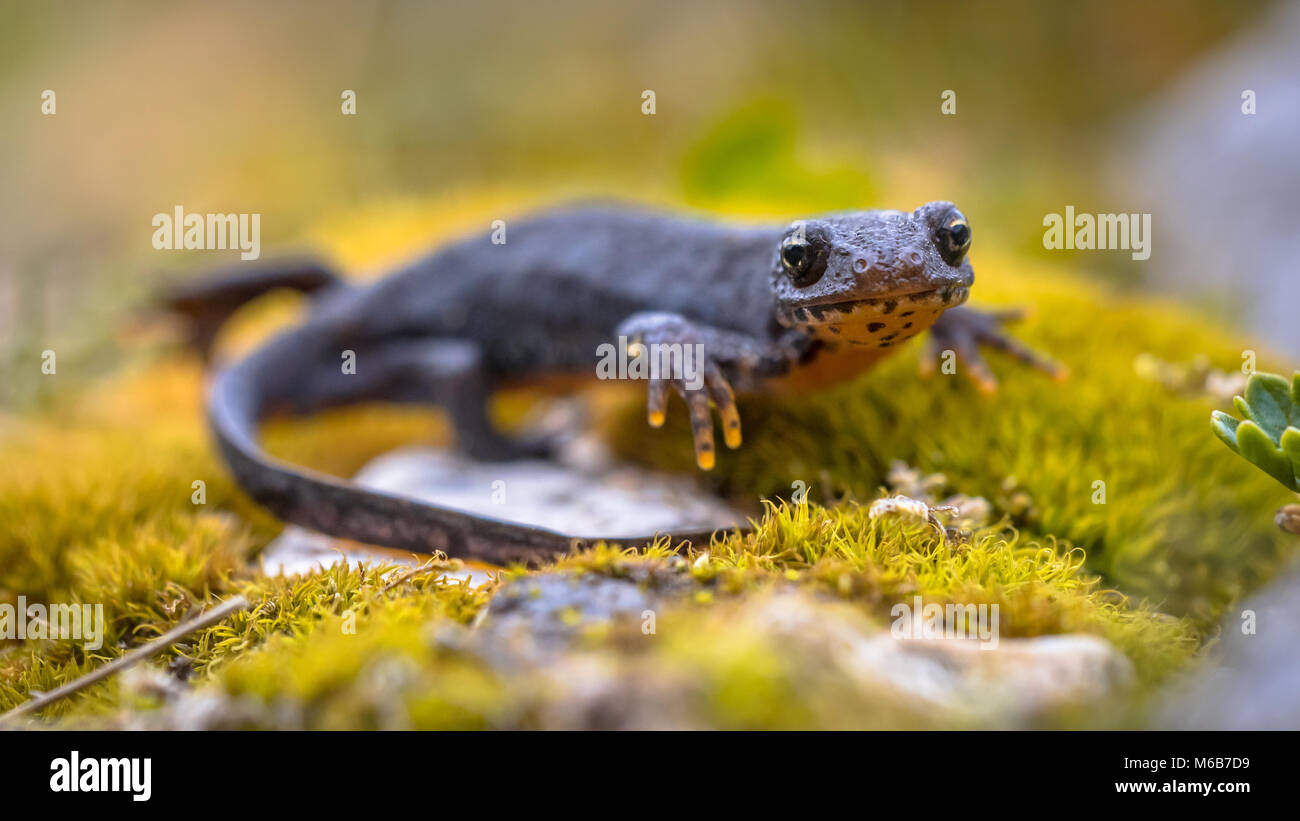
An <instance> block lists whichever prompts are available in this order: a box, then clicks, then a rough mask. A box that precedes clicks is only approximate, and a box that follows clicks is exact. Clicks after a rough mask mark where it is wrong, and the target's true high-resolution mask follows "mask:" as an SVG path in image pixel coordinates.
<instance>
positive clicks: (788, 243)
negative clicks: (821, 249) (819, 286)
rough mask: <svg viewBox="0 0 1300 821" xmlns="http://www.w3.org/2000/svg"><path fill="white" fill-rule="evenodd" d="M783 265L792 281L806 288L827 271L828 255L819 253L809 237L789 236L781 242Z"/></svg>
mask: <svg viewBox="0 0 1300 821" xmlns="http://www.w3.org/2000/svg"><path fill="white" fill-rule="evenodd" d="M781 265H782V267H784V268H785V271H786V273H787V274H789V275H790V281H791V282H793V283H794V284H795V285H796V286H798V287H800V288H804V287H807V286H809V285H812V284H813V283H814V282H816V281H817V280H819V279H821V277H822V274H823V273H824V272H825V271H826V255H825V254H821V253H818V252H817V249H816V247H815V246H814V245H813V244H812V243H811V242H809V241H808V239H807V238H802V239H801V238H800V237H799V236H798V235H794V236H789V237H786V238H785V240H784V241H782V243H781Z"/></svg>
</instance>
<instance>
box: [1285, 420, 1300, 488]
mask: <svg viewBox="0 0 1300 821" xmlns="http://www.w3.org/2000/svg"><path fill="white" fill-rule="evenodd" d="M1282 453H1283V454H1285V455H1286V458H1288V459H1290V460H1291V474H1292V475H1293V476H1295V477H1297V479H1296V487H1295V488H1294V489H1296V490H1300V428H1293V427H1292V428H1287V429H1286V430H1285V431H1283V432H1282Z"/></svg>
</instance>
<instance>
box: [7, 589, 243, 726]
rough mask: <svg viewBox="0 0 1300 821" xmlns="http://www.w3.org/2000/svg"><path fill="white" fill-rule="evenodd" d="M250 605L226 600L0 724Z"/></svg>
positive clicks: (39, 698)
mask: <svg viewBox="0 0 1300 821" xmlns="http://www.w3.org/2000/svg"><path fill="white" fill-rule="evenodd" d="M248 606H249V605H248V599H246V598H244V597H243V596H235V597H233V598H231V599H227V600H226V601H225V602H223V603H222V604H220V605H218V606H216V607H214V608H212V609H211V610H208V611H207V612H205V613H200V614H199V615H198V616H195V617H194V618H193V619H190V620H189V621H187V622H185V623H184V624H178V625H176V626H175V627H173V628H172V629H170V630H168V631H167V632H166V633H163V634H162V635H161V636H159V637H158V638H156V639H154V640H153V641H151V642H149V643H147V644H142V645H140V646H139V647H137V648H135V649H134V650H131V651H129V652H127V653H124V654H123V655H121V656H119V657H118V658H115V659H113V660H112V661H110V662H109V663H108V664H105V665H104V666H103V667H100V668H97V669H95V670H92V671H90V672H89V673H86V674H85V675H84V676H82V677H80V678H76V679H73V680H72V681H69V682H68V683H67V684H64V685H61V686H59V687H56V688H54V689H53V690H51V691H50V692H48V693H42V694H41V695H39V696H37V697H36V698H33V699H31V700H30V701H26V702H24V703H22V704H19V705H18V706H17V707H15V708H13V709H12V710H10V711H9V712H7V713H4V714H3V715H0V723H3V722H5V721H8V720H9V719H13V718H18V717H19V716H24V715H27V714H28V713H34V712H36V711H37V710H41V709H44V708H45V707H48V706H49V705H51V704H53V703H54V702H56V701H58V700H59V699H61V698H66V697H67V696H70V695H72V694H73V693H76V692H78V691H80V690H84V689H86V688H87V687H89V686H90V685H92V684H96V683H98V682H100V681H103V680H104V679H106V678H108V677H109V676H111V675H113V674H114V673H118V672H121V671H122V670H125V669H126V668H128V667H131V666H133V665H135V664H137V663H139V662H141V661H143V660H144V659H147V658H149V657H150V656H153V655H157V654H158V653H161V652H162V651H163V650H166V649H167V648H168V647H171V646H172V645H173V644H175V643H176V642H178V641H180V640H181V639H183V638H185V637H186V636H188V635H189V634H190V633H193V632H194V631H196V630H202V629H203V628H204V627H210V626H211V625H213V624H216V623H217V622H219V621H222V620H224V619H225V618H226V617H228V616H230V615H231V614H233V613H236V612H238V611H240V610H244V609H246V608H247V607H248Z"/></svg>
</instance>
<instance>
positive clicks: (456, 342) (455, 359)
mask: <svg viewBox="0 0 1300 821" xmlns="http://www.w3.org/2000/svg"><path fill="white" fill-rule="evenodd" d="M345 348H347V349H350V350H352V351H353V353H354V354H355V368H354V369H351V370H350V372H347V373H345V372H343V369H342V368H341V367H340V364H339V363H340V359H339V355H340V353H341V352H342V351H343V349H345ZM321 353H322V355H321V360H320V362H319V363H315V362H313V363H310V365H311V368H312V370H311V376H310V378H308V379H306V380H304V381H303V382H302V384H303V387H304V390H301V391H299V392H298V397H297V399H296V400H295V402H294V407H293V408H292V410H294V411H296V412H298V413H309V412H312V411H315V410H320V409H323V408H326V407H336V406H339V405H347V404H354V403H357V402H367V401H380V402H400V403H407V404H419V405H437V406H439V407H441V408H442V409H443V410H445V411H446V412H447V414H448V415H449V416H450V417H451V421H452V425H453V427H454V429H455V433H456V443H457V446H458V447H459V449H460V450H461V451H463V452H464V453H466V454H467V455H469V456H471V457H473V458H475V459H480V460H483V461H504V460H508V459H524V458H540V457H545V456H547V455H549V454H550V453H551V450H552V448H551V447H550V445H549V443H546V442H529V441H521V440H516V439H512V438H508V437H506V436H503V435H502V434H501V433H499V432H498V431H497V430H496V428H495V427H493V425H492V423H491V421H490V419H489V417H488V400H489V398H490V396H491V391H492V380H491V376H490V374H489V373H488V371H487V368H486V367H485V365H484V359H483V354H482V350H481V349H480V348H479V346H478V345H477V344H476V343H474V342H471V341H469V340H463V339H449V338H421V339H400V340H391V341H384V342H379V343H375V344H366V343H356V344H344V345H339V346H338V350H330V351H322V352H321ZM305 364H306V363H305Z"/></svg>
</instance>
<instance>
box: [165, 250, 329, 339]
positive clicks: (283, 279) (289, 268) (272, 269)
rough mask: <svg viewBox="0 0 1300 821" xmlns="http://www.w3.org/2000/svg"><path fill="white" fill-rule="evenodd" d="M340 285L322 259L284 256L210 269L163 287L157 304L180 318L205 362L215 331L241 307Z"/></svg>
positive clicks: (215, 334) (314, 292) (313, 292)
mask: <svg viewBox="0 0 1300 821" xmlns="http://www.w3.org/2000/svg"><path fill="white" fill-rule="evenodd" d="M342 286H343V279H342V278H341V277H339V276H338V274H336V273H335V272H334V271H333V270H331V268H330V267H329V265H327V264H326V263H324V262H322V261H321V260H318V259H315V258H312V257H301V258H283V259H277V260H269V261H266V262H259V263H255V264H249V263H244V264H240V265H235V266H231V267H229V268H225V269H220V270H216V271H212V272H210V273H209V274H207V275H206V276H203V277H201V278H199V279H197V280H194V281H191V282H186V283H184V284H182V285H179V286H174V287H172V288H170V289H168V290H167V292H166V293H164V294H162V295H161V296H160V297H159V299H158V302H159V303H160V305H161V306H162V307H163V308H164V309H166V310H168V311H170V312H172V313H174V314H179V315H180V316H182V317H184V318H185V320H186V323H187V324H188V331H189V343H190V345H192V346H193V347H194V348H195V349H196V350H197V351H198V352H199V353H200V355H202V356H203V359H204V361H210V360H211V358H212V345H213V342H214V341H215V340H216V336H217V332H218V331H219V330H220V329H221V326H222V325H223V324H225V322H226V320H227V319H229V318H230V316H231V315H232V314H234V313H235V311H237V310H239V308H241V307H242V306H243V305H245V304H246V303H248V302H251V301H253V300H254V299H256V298H257V297H260V296H262V295H263V294H266V293H269V292H271V291H275V290H280V289H287V290H290V291H298V292H299V293H303V294H309V295H311V294H316V293H317V292H320V291H325V290H329V289H331V288H337V287H342Z"/></svg>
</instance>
